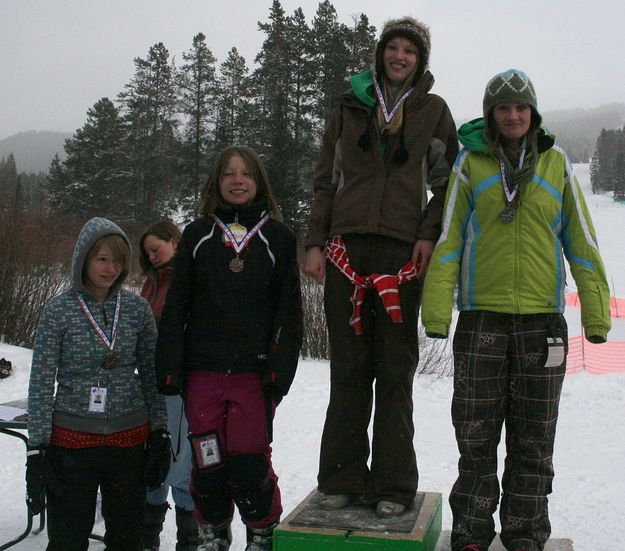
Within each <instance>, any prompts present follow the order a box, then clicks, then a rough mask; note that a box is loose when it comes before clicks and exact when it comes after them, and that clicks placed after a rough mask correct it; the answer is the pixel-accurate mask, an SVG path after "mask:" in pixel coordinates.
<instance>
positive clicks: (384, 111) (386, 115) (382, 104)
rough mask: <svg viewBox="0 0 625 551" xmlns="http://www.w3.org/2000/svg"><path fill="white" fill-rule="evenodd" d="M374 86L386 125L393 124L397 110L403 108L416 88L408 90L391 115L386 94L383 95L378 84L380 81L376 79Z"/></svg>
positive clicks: (374, 79)
mask: <svg viewBox="0 0 625 551" xmlns="http://www.w3.org/2000/svg"><path fill="white" fill-rule="evenodd" d="M373 86H374V87H375V95H376V96H378V101H379V102H380V107H382V116H383V117H384V121H385V122H386V124H388V123H389V122H391V119H392V118H393V116H394V115H395V113H397V110H398V109H399V108H400V107H401V106H402V103H404V101H406V98H407V97H408V96H409V95H410V94H412V92H413V91H414V87H412V88H410V89H409V90H407V91H406V93H405V94H404V95H403V96H402V97H401V98H399V99H398V100H397V103H395V106H394V107H393V109H392V110H391V112H390V113H389V112H388V108H387V106H386V101H385V100H384V94H383V93H382V89H381V88H380V85H379V84H378V79H376V78H375V77H374V78H373Z"/></svg>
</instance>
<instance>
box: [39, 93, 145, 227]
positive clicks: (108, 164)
mask: <svg viewBox="0 0 625 551" xmlns="http://www.w3.org/2000/svg"><path fill="white" fill-rule="evenodd" d="M125 139H126V131H125V127H124V125H123V122H122V120H121V118H120V116H119V112H118V109H117V107H115V105H114V104H113V102H112V101H111V100H110V99H108V98H102V99H100V100H98V101H97V102H96V103H95V104H94V105H93V107H91V108H90V109H89V110H88V111H87V121H86V122H85V124H84V125H83V127H82V128H79V129H78V130H77V131H76V132H75V133H74V135H73V136H72V138H70V139H68V140H66V142H65V152H66V153H67V158H66V160H65V161H64V163H63V172H64V177H62V178H60V182H62V185H64V186H65V189H63V190H62V191H61V192H60V193H57V192H58V191H59V190H58V188H56V184H57V182H55V185H54V188H56V189H54V190H53V191H52V190H51V194H52V195H53V196H54V197H51V200H52V204H53V205H54V207H55V208H56V209H58V210H59V211H61V212H69V213H72V214H74V215H78V216H81V217H87V216H95V215H100V216H111V217H115V218H118V219H119V218H128V217H130V216H131V215H132V211H133V205H132V204H131V203H129V198H128V195H127V193H126V190H127V188H128V185H129V184H130V182H131V174H130V172H129V170H128V166H127V158H126V155H125V152H124V146H125ZM57 163H58V161H56V160H53V165H54V169H55V170H56V171H58V166H57ZM56 176H57V177H58V176H59V174H58V172H57V175H56ZM53 178H54V176H53Z"/></svg>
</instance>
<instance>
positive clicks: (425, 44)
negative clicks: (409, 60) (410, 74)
mask: <svg viewBox="0 0 625 551" xmlns="http://www.w3.org/2000/svg"><path fill="white" fill-rule="evenodd" d="M396 36H402V37H405V38H407V39H408V40H410V41H411V42H412V43H413V44H414V45H415V46H416V47H417V49H418V50H419V68H418V69H417V72H416V77H415V81H416V80H418V79H419V78H420V77H421V76H422V75H423V73H425V71H426V69H427V68H428V65H429V63H430V49H431V39H430V28H429V27H428V26H427V25H425V24H424V23H422V22H421V21H419V20H418V19H415V18H414V17H402V18H400V19H390V20H389V21H387V22H386V23H384V27H382V32H381V33H380V39H379V40H378V43H377V44H376V47H375V73H376V75H381V74H383V73H384V61H383V54H384V48H385V47H386V44H387V42H388V41H389V40H391V39H392V38H395V37H396Z"/></svg>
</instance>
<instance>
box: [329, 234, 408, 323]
mask: <svg viewBox="0 0 625 551" xmlns="http://www.w3.org/2000/svg"><path fill="white" fill-rule="evenodd" d="M325 255H326V256H327V257H328V259H329V260H330V262H332V264H334V265H335V266H336V267H337V268H338V269H339V270H340V271H341V272H342V273H343V275H345V277H347V279H349V280H350V281H351V282H352V283H353V284H354V292H353V293H352V296H351V298H350V301H351V303H352V305H353V307H354V311H353V313H352V316H351V317H350V318H349V324H350V325H351V326H352V327H353V328H354V333H356V335H362V317H361V314H362V303H363V301H364V298H365V291H366V290H367V289H375V290H376V291H377V293H378V295H380V298H381V299H382V304H384V308H385V309H386V311H387V312H388V315H389V316H390V317H391V320H393V323H402V322H403V318H402V315H401V305H400V303H399V288H398V287H399V285H401V284H402V283H404V282H406V281H410V280H412V279H415V278H416V277H417V270H416V268H415V265H414V264H413V263H412V261H409V262H407V263H406V264H405V266H404V267H403V268H402V269H401V270H399V272H398V273H397V275H389V274H370V275H368V276H364V277H363V276H360V275H358V274H357V273H356V272H355V271H354V269H353V268H352V267H351V265H350V263H349V257H348V256H347V249H346V248H345V243H344V242H343V238H342V237H341V236H340V235H335V236H334V237H333V238H332V240H331V241H330V242H329V243H328V244H327V245H326V248H325Z"/></svg>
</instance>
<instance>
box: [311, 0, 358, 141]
mask: <svg viewBox="0 0 625 551" xmlns="http://www.w3.org/2000/svg"><path fill="white" fill-rule="evenodd" d="M312 35H313V40H314V42H313V47H314V63H315V67H314V70H315V73H316V74H317V80H316V83H315V87H316V89H317V91H318V95H317V101H316V102H315V110H314V114H315V117H316V119H317V132H318V134H319V136H321V134H322V133H323V129H324V127H325V124H326V122H327V120H328V118H329V117H330V113H331V112H332V110H333V109H334V106H335V105H336V101H337V98H338V96H339V94H341V93H342V92H344V91H345V90H346V88H347V77H348V67H349V65H350V59H349V49H348V43H349V42H348V40H347V38H348V36H349V30H348V29H347V27H346V25H344V24H342V23H339V21H338V16H337V13H336V10H335V9H334V6H333V5H332V4H331V3H330V2H329V0H324V2H321V3H320V4H319V7H318V8H317V12H316V14H315V18H314V19H313V24H312Z"/></svg>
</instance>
